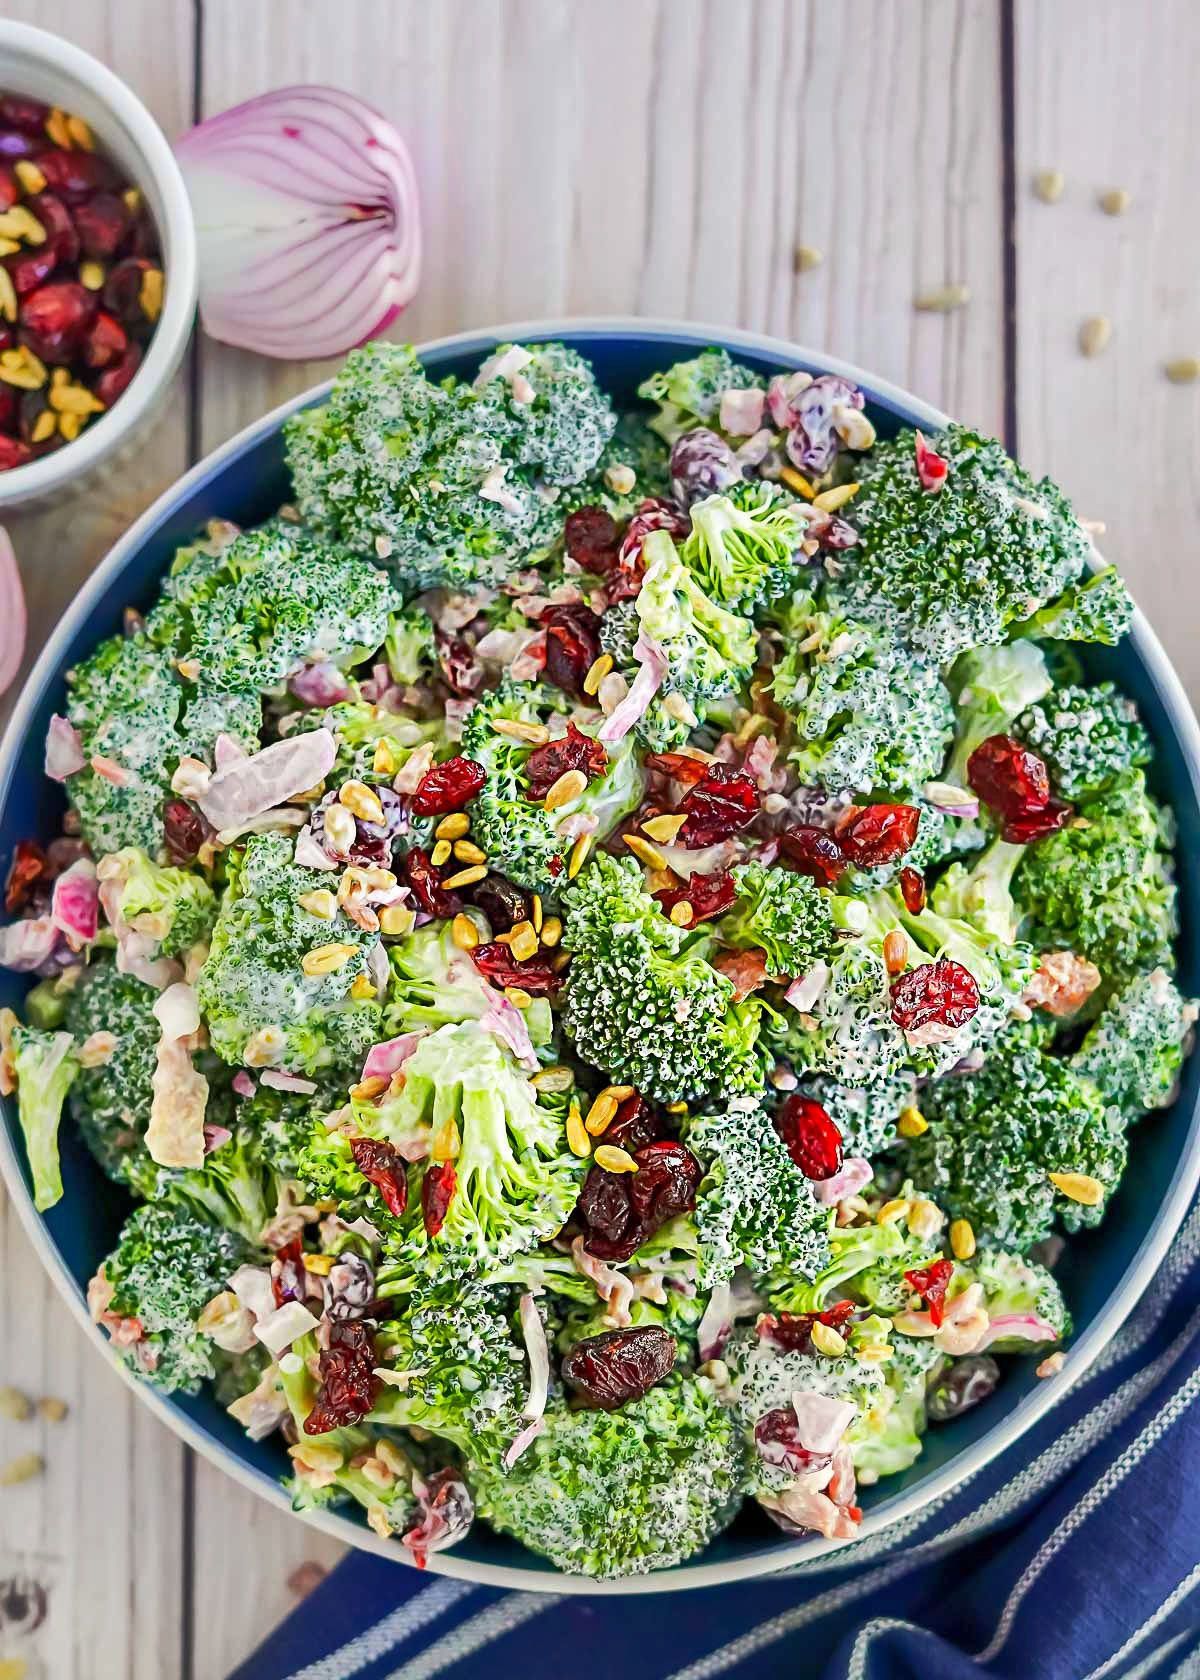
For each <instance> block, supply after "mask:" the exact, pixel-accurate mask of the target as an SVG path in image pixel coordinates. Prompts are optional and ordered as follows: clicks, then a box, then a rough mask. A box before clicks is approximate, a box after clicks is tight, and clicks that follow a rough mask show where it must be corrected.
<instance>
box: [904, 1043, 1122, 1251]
mask: <svg viewBox="0 0 1200 1680" xmlns="http://www.w3.org/2000/svg"><path fill="white" fill-rule="evenodd" d="M921 1112H922V1114H923V1115H924V1117H925V1119H926V1120H927V1121H928V1123H929V1130H928V1131H927V1132H924V1133H922V1135H921V1136H920V1137H918V1138H915V1139H913V1140H912V1141H911V1142H910V1144H909V1146H908V1149H907V1151H906V1154H905V1157H904V1160H905V1166H906V1170H907V1171H909V1172H910V1173H911V1174H912V1176H913V1178H914V1179H915V1180H916V1181H917V1182H918V1183H921V1184H924V1185H926V1186H927V1187H928V1190H929V1193H930V1195H932V1196H933V1197H934V1198H935V1199H936V1201H937V1202H938V1205H939V1206H940V1207H942V1208H944V1209H945V1211H946V1212H947V1213H948V1214H949V1215H950V1217H951V1218H952V1219H966V1220H969V1222H970V1223H971V1225H972V1227H973V1228H974V1230H975V1234H976V1236H977V1238H978V1239H979V1240H980V1242H981V1243H988V1244H995V1245H997V1246H999V1247H1002V1248H1011V1249H1015V1250H1018V1251H1021V1252H1024V1251H1025V1250H1027V1249H1028V1248H1030V1247H1031V1246H1032V1245H1033V1244H1034V1243H1035V1242H1040V1241H1041V1240H1042V1239H1043V1238H1044V1237H1047V1236H1049V1235H1050V1232H1051V1230H1052V1228H1053V1225H1054V1221H1055V1217H1056V1216H1057V1217H1058V1219H1059V1220H1060V1221H1061V1223H1062V1224H1063V1226H1064V1227H1065V1228H1066V1229H1067V1230H1068V1231H1077V1230H1079V1229H1080V1228H1081V1227H1083V1226H1089V1225H1097V1224H1099V1222H1100V1220H1101V1219H1102V1217H1103V1215H1104V1209H1105V1205H1106V1204H1107V1201H1108V1197H1109V1196H1110V1195H1111V1194H1112V1192H1113V1191H1114V1190H1115V1189H1116V1187H1117V1184H1118V1182H1119V1180H1120V1177H1121V1174H1122V1172H1123V1171H1124V1169H1125V1158H1126V1140H1125V1132H1124V1128H1123V1126H1122V1124H1121V1122H1120V1119H1119V1117H1118V1116H1116V1115H1115V1114H1114V1112H1113V1111H1112V1110H1111V1109H1110V1108H1109V1107H1107V1106H1106V1104H1105V1102H1104V1100H1103V1098H1102V1097H1101V1095H1100V1093H1099V1091H1097V1089H1096V1087H1095V1086H1094V1085H1093V1084H1092V1083H1091V1081H1090V1080H1087V1079H1083V1078H1081V1077H1080V1076H1079V1075H1078V1074H1077V1073H1076V1072H1075V1070H1074V1069H1073V1068H1072V1067H1071V1065H1070V1063H1069V1062H1066V1061H1063V1060H1061V1059H1059V1058H1056V1057H1054V1056H1049V1055H1046V1054H1045V1053H1044V1052H1042V1051H1039V1050H1037V1049H1034V1048H1032V1047H1030V1046H1028V1045H1026V1044H1024V1043H1023V1042H1020V1041H1019V1040H1013V1041H1010V1040H1009V1039H1007V1038H1006V1039H1005V1040H1003V1041H1002V1042H1001V1043H1000V1044H999V1045H998V1046H997V1047H996V1049H995V1051H994V1052H993V1054H992V1055H991V1056H989V1057H988V1059H987V1060H986V1062H985V1063H984V1065H983V1067H982V1069H981V1070H980V1071H979V1072H978V1073H973V1074H969V1075H962V1076H959V1077H955V1078H953V1079H939V1080H935V1081H934V1082H933V1083H931V1084H930V1085H928V1086H926V1088H925V1090H924V1091H923V1093H922V1096H921ZM1051 1173H1054V1174H1056V1175H1061V1174H1068V1175H1082V1176H1083V1177H1084V1178H1085V1179H1090V1180H1092V1181H1094V1186H1089V1187H1088V1188H1089V1191H1092V1190H1093V1189H1094V1192H1095V1193H1097V1194H1098V1196H1099V1200H1098V1201H1096V1202H1095V1203H1094V1204H1093V1203H1090V1202H1083V1201H1078V1200H1073V1199H1072V1198H1071V1197H1070V1196H1068V1195H1067V1194H1066V1193H1065V1192H1064V1191H1063V1190H1062V1189H1061V1188H1060V1187H1059V1186H1058V1185H1057V1184H1055V1183H1054V1181H1053V1179H1052V1178H1051V1177H1050V1174H1051ZM1069 1187H1074V1186H1073V1185H1071V1186H1069Z"/></svg>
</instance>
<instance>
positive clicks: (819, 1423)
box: [792, 1388, 856, 1453]
mask: <svg viewBox="0 0 1200 1680" xmlns="http://www.w3.org/2000/svg"><path fill="white" fill-rule="evenodd" d="M792 1409H793V1410H794V1412H795V1414H796V1432H797V1434H798V1435H799V1437H800V1444H801V1446H803V1447H806V1448H807V1449H808V1451H809V1452H813V1453H832V1452H833V1450H834V1448H835V1447H836V1446H837V1444H838V1442H839V1441H840V1440H841V1438H842V1436H843V1435H844V1434H845V1433H846V1431H847V1429H849V1427H850V1425H851V1423H852V1422H853V1420H854V1415H855V1410H856V1408H855V1407H854V1406H852V1405H851V1404H850V1402H849V1401H848V1400H831V1399H830V1397H829V1396H828V1395H827V1394H818V1393H817V1392H816V1390H815V1389H810V1388H804V1389H797V1391H796V1392H795V1393H794V1394H793V1395H792Z"/></svg>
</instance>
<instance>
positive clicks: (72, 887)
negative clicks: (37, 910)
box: [50, 858, 100, 951]
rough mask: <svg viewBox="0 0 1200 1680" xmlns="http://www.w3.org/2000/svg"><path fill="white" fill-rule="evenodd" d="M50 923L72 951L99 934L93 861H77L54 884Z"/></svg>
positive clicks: (98, 905)
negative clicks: (65, 938)
mask: <svg viewBox="0 0 1200 1680" xmlns="http://www.w3.org/2000/svg"><path fill="white" fill-rule="evenodd" d="M50 920H51V921H52V922H53V923H54V925H55V927H56V928H59V929H61V931H62V932H63V933H64V934H66V936H67V943H68V945H70V946H71V948H72V950H75V951H78V950H80V949H81V948H82V947H83V946H84V945H89V944H90V943H91V941H92V940H93V939H95V937H96V935H97V933H98V932H99V931H100V885H99V882H98V881H97V879H96V865H95V864H94V863H93V862H92V860H91V858H78V859H77V860H76V862H74V863H73V864H72V865H71V867H70V869H67V870H64V871H63V873H62V874H61V875H60V876H59V877H58V879H57V880H56V881H55V883H54V895H53V898H52V899H51V902H50Z"/></svg>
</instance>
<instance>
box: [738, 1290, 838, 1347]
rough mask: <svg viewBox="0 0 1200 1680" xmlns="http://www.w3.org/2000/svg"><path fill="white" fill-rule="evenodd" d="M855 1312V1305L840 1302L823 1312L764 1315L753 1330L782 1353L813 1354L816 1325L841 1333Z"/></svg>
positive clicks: (759, 1337) (760, 1338)
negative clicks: (813, 1337)
mask: <svg viewBox="0 0 1200 1680" xmlns="http://www.w3.org/2000/svg"><path fill="white" fill-rule="evenodd" d="M853 1311H854V1302H853V1301H838V1302H837V1303H836V1305H835V1306H832V1307H826V1308H825V1310H824V1312H807V1313H763V1314H762V1315H761V1316H760V1318H759V1319H758V1322H757V1323H756V1325H755V1327H754V1328H755V1334H756V1335H757V1336H758V1339H759V1340H760V1341H762V1342H770V1343H771V1346H772V1347H776V1348H778V1349H779V1350H780V1352H782V1353H812V1352H813V1351H814V1350H813V1343H812V1328H813V1325H814V1324H824V1325H825V1326H826V1327H827V1328H828V1329H830V1330H837V1331H841V1330H843V1329H844V1328H845V1326H846V1322H847V1320H848V1319H849V1318H850V1315H851V1314H852V1313H853Z"/></svg>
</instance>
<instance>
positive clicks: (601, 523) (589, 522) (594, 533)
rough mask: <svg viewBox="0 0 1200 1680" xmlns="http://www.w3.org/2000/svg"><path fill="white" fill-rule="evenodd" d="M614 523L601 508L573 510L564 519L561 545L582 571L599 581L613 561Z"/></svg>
mask: <svg viewBox="0 0 1200 1680" xmlns="http://www.w3.org/2000/svg"><path fill="white" fill-rule="evenodd" d="M617 541H618V536H617V522H616V520H615V519H614V518H613V516H612V514H611V513H607V512H606V511H605V510H604V508H602V507H581V508H576V509H575V512H574V513H570V514H568V515H567V521H566V524H565V526H564V527H563V544H564V547H565V548H566V551H567V553H568V554H569V555H570V557H571V559H572V560H574V561H575V562H576V563H577V564H578V565H580V566H582V567H583V569H584V571H587V572H595V573H596V574H597V576H599V577H603V576H604V574H605V573H606V572H608V571H610V570H611V568H612V567H613V566H614V565H615V563H616V558H617Z"/></svg>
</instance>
